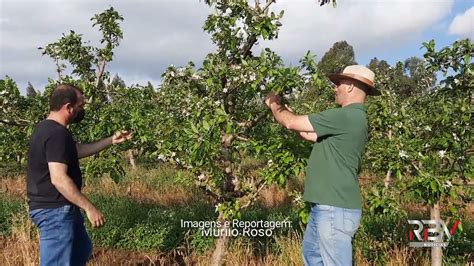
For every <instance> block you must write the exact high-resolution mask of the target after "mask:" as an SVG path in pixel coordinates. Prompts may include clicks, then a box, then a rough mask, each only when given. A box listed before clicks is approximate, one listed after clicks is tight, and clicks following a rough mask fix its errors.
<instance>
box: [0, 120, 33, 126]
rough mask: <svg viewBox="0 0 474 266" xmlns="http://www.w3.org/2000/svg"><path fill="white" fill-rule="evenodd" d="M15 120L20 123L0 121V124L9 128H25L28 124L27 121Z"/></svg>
mask: <svg viewBox="0 0 474 266" xmlns="http://www.w3.org/2000/svg"><path fill="white" fill-rule="evenodd" d="M16 120H17V121H19V122H22V123H18V122H15V121H10V120H0V124H4V125H9V126H19V127H22V126H27V125H28V124H29V121H28V120H24V119H16Z"/></svg>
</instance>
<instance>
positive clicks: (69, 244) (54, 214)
mask: <svg viewBox="0 0 474 266" xmlns="http://www.w3.org/2000/svg"><path fill="white" fill-rule="evenodd" d="M30 217H31V219H32V220H33V222H34V223H35V224H36V226H37V227H38V228H39V231H40V265H41V266H43V265H47V266H56V265H61V266H63V265H86V262H87V260H88V259H89V257H90V256H91V254H92V242H91V239H90V238H89V236H88V235H87V231H86V228H85V227H84V217H83V216H82V214H81V211H80V209H79V208H78V207H76V206H72V205H66V206H63V207H60V208H56V209H36V210H32V211H30Z"/></svg>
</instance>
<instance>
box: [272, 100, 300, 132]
mask: <svg viewBox="0 0 474 266" xmlns="http://www.w3.org/2000/svg"><path fill="white" fill-rule="evenodd" d="M270 109H271V110H272V113H273V116H274V117H275V120H276V121H277V122H278V123H279V124H281V125H282V126H284V127H286V128H288V124H289V122H290V121H291V119H292V118H293V117H294V116H295V114H293V113H292V112H290V111H289V110H288V109H287V108H286V107H284V106H282V105H280V104H278V103H272V105H271V106H270Z"/></svg>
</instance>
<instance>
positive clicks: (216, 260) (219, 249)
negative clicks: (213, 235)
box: [210, 213, 230, 266]
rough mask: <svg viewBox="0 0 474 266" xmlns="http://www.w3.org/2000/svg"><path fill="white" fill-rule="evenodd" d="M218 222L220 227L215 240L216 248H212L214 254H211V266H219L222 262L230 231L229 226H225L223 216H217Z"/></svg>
mask: <svg viewBox="0 0 474 266" xmlns="http://www.w3.org/2000/svg"><path fill="white" fill-rule="evenodd" d="M219 221H220V222H221V225H222V226H221V227H220V228H219V231H220V232H221V233H220V234H219V238H217V241H216V246H215V248H214V252H213V253H212V258H211V263H210V265H212V266H221V265H222V264H223V261H224V256H225V253H226V251H227V242H229V236H228V234H227V233H228V230H230V226H226V224H225V219H224V218H223V214H222V213H220V214H219Z"/></svg>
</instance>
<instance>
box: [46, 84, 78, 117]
mask: <svg viewBox="0 0 474 266" xmlns="http://www.w3.org/2000/svg"><path fill="white" fill-rule="evenodd" d="M78 93H80V94H82V91H81V90H80V89H79V88H77V87H75V86H73V85H70V84H59V85H58V86H57V87H56V88H55V89H54V90H53V92H52V93H51V97H50V98H49V109H50V110H51V111H59V109H61V107H62V106H63V105H65V104H67V103H70V104H72V105H75V104H76V102H77V95H78Z"/></svg>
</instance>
